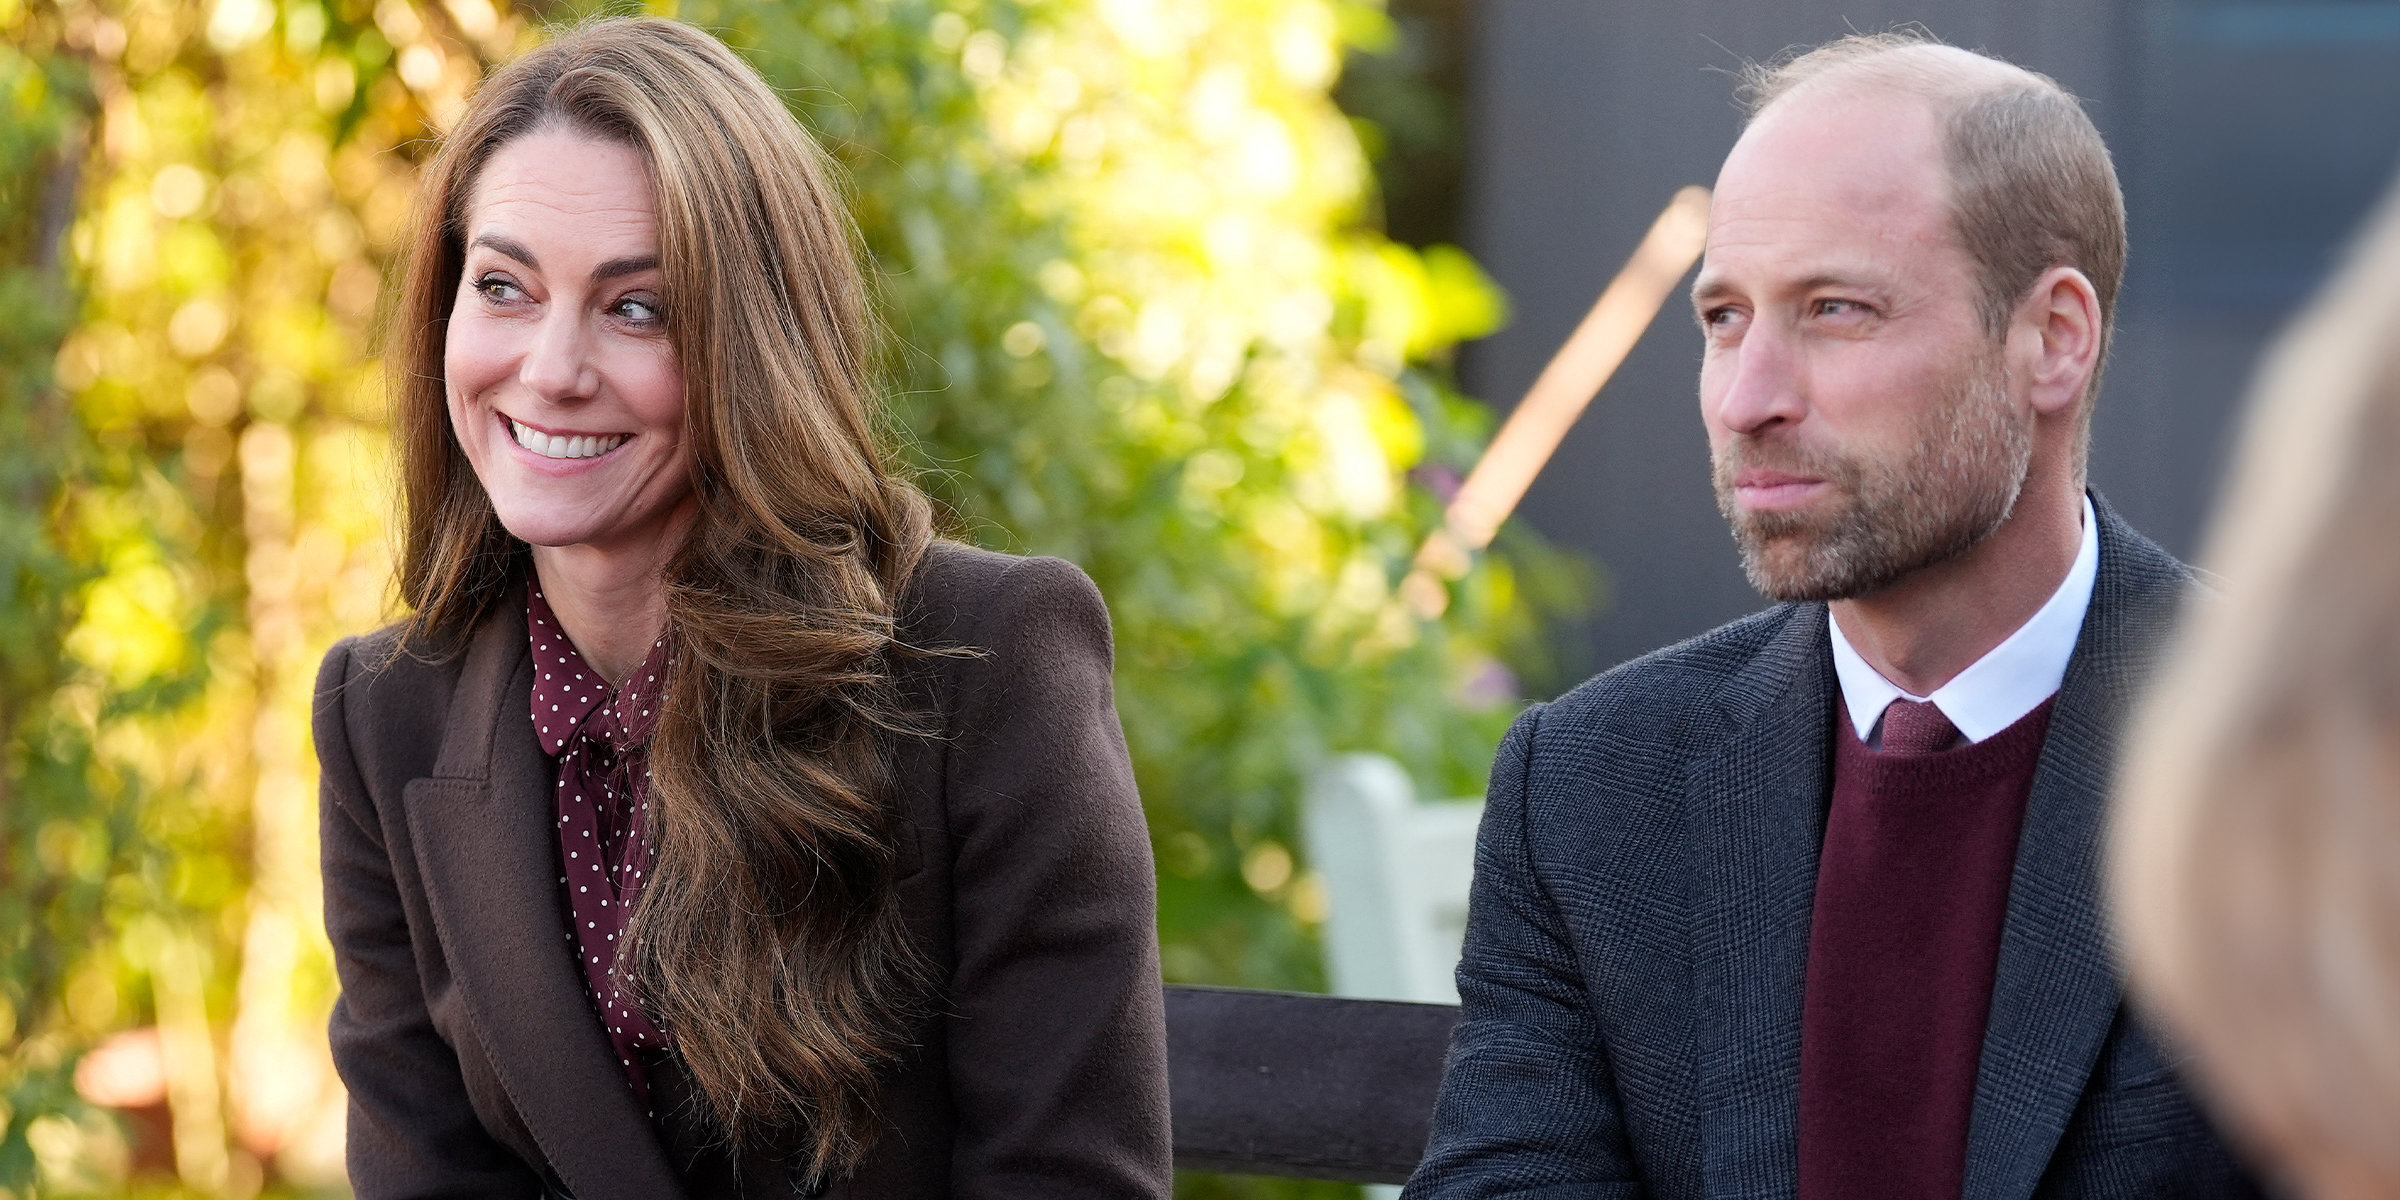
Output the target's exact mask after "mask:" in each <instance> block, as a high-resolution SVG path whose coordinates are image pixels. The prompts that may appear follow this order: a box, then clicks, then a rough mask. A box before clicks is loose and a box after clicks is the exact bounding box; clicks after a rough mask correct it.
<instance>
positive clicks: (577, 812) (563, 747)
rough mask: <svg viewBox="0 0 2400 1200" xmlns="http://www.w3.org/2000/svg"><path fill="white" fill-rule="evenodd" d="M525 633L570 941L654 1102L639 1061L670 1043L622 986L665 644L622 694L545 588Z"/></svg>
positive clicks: (623, 1053) (643, 845) (633, 1072)
mask: <svg viewBox="0 0 2400 1200" xmlns="http://www.w3.org/2000/svg"><path fill="white" fill-rule="evenodd" d="M525 626H526V634H527V636H528V638H529V639H530V640H531V642H532V645H533V658H534V668H535V672H536V674H537V676H538V678H537V679H536V680H535V682H534V685H533V696H532V706H533V724H534V729H535V731H536V733H537V734H538V735H539V736H540V738H541V743H542V751H543V753H546V754H548V755H550V756H551V757H552V758H553V759H554V760H556V763H557V767H558V781H557V786H556V787H555V789H554V792H553V794H554V798H555V799H556V801H557V808H558V844H559V853H560V854H561V856H562V857H561V858H560V860H559V862H560V863H561V865H562V866H564V867H565V868H566V874H565V875H562V876H560V877H559V881H558V882H559V891H560V893H561V895H562V896H563V898H564V900H563V902H564V904H565V906H566V911H567V912H568V913H569V914H571V917H572V919H571V920H570V921H569V922H568V925H569V931H568V933H567V938H568V940H569V941H571V942H577V943H579V944H580V946H579V950H578V953H577V955H576V957H577V958H578V959H579V960H581V963H582V966H583V976H584V985H585V990H586V991H587V992H588V993H589V994H590V996H591V999H592V1005H593V1007H594V1008H595V1009H596V1010H597V1012H598V1015H599V1017H600V1020H601V1024H602V1025H603V1026H604V1027H605V1028H606V1029H607V1031H608V1038H609V1041H610V1042H611V1043H612V1044H613V1045H614V1046H615V1048H616V1051H617V1061H618V1062H619V1063H621V1064H623V1066H624V1068H625V1076H626V1079H627V1080H628V1081H629V1082H630V1083H631V1084H632V1085H633V1090H634V1093H635V1095H636V1096H638V1097H640V1098H641V1100H642V1101H643V1103H644V1104H647V1103H648V1102H649V1094H650V1084H649V1075H648V1072H647V1071H646V1070H645V1069H644V1066H643V1060H642V1055H641V1053H640V1051H643V1050H656V1049H661V1048H664V1047H665V1046H666V1045H667V1042H668V1039H667V1036H666V1034H665V1033H664V1031H662V1030H660V1029H659V1028H658V1026H657V1024H656V1023H654V1022H653V1021H652V1020H651V1019H650V1016H649V1014H648V1013H645V1012H643V1011H642V1008H641V1006H640V1005H639V1004H637V1003H635V1002H634V998H633V996H632V994H631V992H630V991H628V990H626V989H624V988H622V987H620V985H619V982H618V978H617V972H616V940H617V934H619V933H621V932H623V931H624V926H625V919H626V917H627V916H629V915H630V914H631V913H632V910H633V907H634V901H635V899H636V898H637V897H638V896H639V895H640V893H641V886H642V873H643V871H644V870H645V869H646V868H647V867H648V865H649V847H648V839H647V838H646V836H645V825H646V821H647V819H648V816H649V811H650V809H649V787H648V780H649V776H650V772H649V761H650V750H649V742H650V731H651V729H652V728H653V727H654V726H656V725H657V718H656V717H654V716H653V715H652V714H653V713H654V712H655V711H656V710H657V707H658V679H659V676H660V675H662V674H664V673H665V672H666V666H667V643H666V640H665V639H663V638H662V639H660V640H659V642H658V643H657V644H656V645H654V646H652V647H651V648H650V654H649V656H648V657H647V658H645V659H644V660H643V661H642V664H641V666H639V667H637V668H635V669H634V673H633V675H632V676H630V677H629V678H628V680H627V682H626V683H625V685H624V686H623V687H622V688H616V689H612V688H610V687H609V686H608V685H607V684H606V682H605V681H603V680H601V678H600V673H599V672H597V671H594V670H592V668H591V665H590V664H589V663H586V662H585V661H584V659H583V656H582V655H581V654H579V653H577V652H576V649H575V646H574V643H572V642H571V641H569V640H568V639H567V636H566V633H565V631H564V630H562V629H561V628H559V624H558V618H557V615H556V614H555V613H553V612H552V611H551V609H550V604H549V601H548V600H547V599H546V598H545V597H544V596H543V595H542V592H541V589H540V588H538V587H537V588H535V589H533V593H532V595H531V596H530V597H529V598H528V599H527V601H526V606H525ZM586 851H589V853H586Z"/></svg>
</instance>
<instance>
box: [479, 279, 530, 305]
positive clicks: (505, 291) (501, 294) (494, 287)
mask: <svg viewBox="0 0 2400 1200" xmlns="http://www.w3.org/2000/svg"><path fill="white" fill-rule="evenodd" d="M475 290H476V291H477V292H478V293H480V294H481V295H482V296H483V298H484V299H486V300H497V301H501V302H503V303H505V302H507V301H510V300H517V299H522V298H523V297H524V295H525V289H523V288H521V287H518V286H517V282H516V281H515V280H513V279H510V278H509V277H508V276H506V275H486V276H484V277H483V278H481V279H478V280H476V281H475Z"/></svg>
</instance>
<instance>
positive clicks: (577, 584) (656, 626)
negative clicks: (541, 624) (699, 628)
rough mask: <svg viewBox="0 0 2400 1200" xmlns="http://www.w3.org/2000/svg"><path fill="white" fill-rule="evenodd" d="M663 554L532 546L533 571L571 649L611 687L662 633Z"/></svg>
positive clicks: (664, 600) (664, 611)
mask: <svg viewBox="0 0 2400 1200" xmlns="http://www.w3.org/2000/svg"><path fill="white" fill-rule="evenodd" d="M665 566H666V556H665V554H663V553H657V554H625V553H610V552H606V551H601V550H596V549H593V548H592V547H589V546H535V547H534V548H533V570H534V576H535V578H536V579H537V580H538V583H537V586H539V587H540V588H541V589H542V598H543V599H545V600H547V601H549V602H550V611H551V612H553V613H555V614H557V616H558V624H559V627H560V628H562V629H564V630H566V632H567V640H568V641H570V642H573V643H574V644H575V652H576V653H578V654H581V655H582V656H583V661H585V662H587V663H590V664H591V665H592V669H594V670H596V671H598V672H600V676H601V678H603V679H606V680H608V682H609V684H610V686H612V687H613V686H615V685H617V684H619V683H623V682H624V681H625V677H626V676H628V675H631V674H633V669H634V668H635V667H638V666H640V665H641V663H642V660H643V659H644V658H646V657H648V656H649V654H650V647H651V646H652V645H653V644H655V643H656V642H657V641H658V639H659V638H660V637H661V636H662V635H663V634H664V633H665V632H666V628H667V588H666V583H665V580H664V575H663V569H664V568H665Z"/></svg>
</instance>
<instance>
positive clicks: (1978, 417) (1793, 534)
mask: <svg viewBox="0 0 2400 1200" xmlns="http://www.w3.org/2000/svg"><path fill="white" fill-rule="evenodd" d="M1942 391H1943V395H1942V396H1941V397H1940V399H1939V400H1938V401H1937V402H1936V403H1935V404H1933V405H1931V406H1929V407H1928V409H1927V417H1926V420H1924V421H1923V422H1922V423H1921V424H1920V425H1919V427H1918V429H1917V438H1916V440H1915V441H1914V442H1913V443H1912V444H1911V445H1910V446H1908V447H1907V448H1906V449H1905V451H1904V452H1903V453H1902V454H1900V455H1899V456H1897V457H1896V458H1895V459H1890V460H1880V459H1871V458H1869V459H1861V458H1853V457H1849V456H1845V455H1842V454H1839V453H1835V452H1830V451H1821V450H1811V449H1809V448H1806V447H1801V446H1796V445H1792V444H1790V443H1788V442H1785V441H1782V440H1779V439H1777V438H1775V437H1773V436H1771V435H1770V436H1767V437H1759V436H1754V435H1749V434H1737V435H1735V436H1734V437H1733V438H1732V439H1730V440H1728V441H1726V442H1725V443H1724V444H1723V445H1722V446H1720V447H1719V448H1718V450H1717V452H1716V453H1715V455H1714V456H1713V458H1714V466H1715V476H1716V490H1717V511H1719V512H1721V513H1723V514H1724V516H1725V520H1726V522H1727V523H1728V524H1730V525H1731V526H1732V527H1733V536H1734V541H1735V542H1736V543H1737V544H1738V545H1739V546H1740V547H1741V551H1742V570H1743V572H1744V573H1745V574H1747V575H1748V576H1749V577H1750V586H1752V587H1754V588H1756V589H1758V590H1759V592H1760V593H1761V594H1763V595H1765V596H1767V597H1768V598H1769V599H1774V600H1846V599H1850V598H1853V597H1857V596H1864V595H1869V594H1871V593H1874V592H1877V591H1881V590H1882V589H1884V588H1886V587H1889V586H1891V585H1892V584H1894V583H1896V582H1898V581H1899V580H1900V579H1901V578H1903V577H1904V576H1907V575H1909V574H1911V573H1913V572H1915V571H1919V570H1922V569H1924V568H1926V567H1930V566H1933V565H1935V564H1937V563H1942V562H1947V561H1949V560H1950V559H1952V558H1955V557H1957V556H1958V555H1960V554H1963V553H1965V552H1966V551H1967V550H1969V549H1970V548H1972V547H1973V546H1975V545H1976V544H1977V543H1979V542H1981V541H1982V540H1983V539H1985V538H1987V537H1989V536H1991V534H1992V532H1993V531H1994V530H1997V529H1998V528H2000V526H2001V524H2002V523H2004V522H2006V521H2007V520H2008V516H2009V513H2010V512H2012V511H2013V510H2014V509H2015V507H2016V503H2017V496H2018V494H2019V493H2020V492H2021V491H2023V489H2024V486H2025V477H2026V472H2027V470H2028V469H2029V468H2030V466H2031V464H2032V461H2033V429H2032V426H2031V424H2030V423H2029V422H2026V421H2023V420H2020V419H2018V418H2017V417H2016V414H2015V413H2013V412H2012V411H2011V408H2012V406H2011V405H2010V403H2009V399H2008V395H2007V392H2006V390H2005V386H2004V383H2003V380H2002V374H2001V367H2000V364H1999V361H1998V355H1997V354H1982V355H1978V356H1976V358H1975V359H1974V360H1972V361H1970V362H1967V363H1965V364H1962V368H1961V370H1960V371H1959V372H1958V374H1957V375H1956V376H1954V377H1953V378H1952V379H1950V380H1949V381H1948V382H1947V383H1946V384H1945V385H1944V387H1943V389H1942ZM1748 467H1762V468H1767V469H1770V470H1776V471H1785V472H1789V473H1792V474H1795V475H1806V476H1814V477H1817V478H1821V479H1823V480H1825V481H1826V482H1827V483H1830V484H1832V485H1833V489H1834V493H1835V495H1834V498H1833V499H1834V506H1833V507H1831V508H1829V509H1828V508H1822V507H1821V508H1818V509H1815V510H1813V511H1801V512H1776V513H1746V512H1743V511H1742V510H1740V509H1739V508H1737V507H1736V506H1735V504H1734V494H1733V479H1734V476H1735V474H1736V473H1737V472H1739V471H1741V470H1742V469H1744V468H1748Z"/></svg>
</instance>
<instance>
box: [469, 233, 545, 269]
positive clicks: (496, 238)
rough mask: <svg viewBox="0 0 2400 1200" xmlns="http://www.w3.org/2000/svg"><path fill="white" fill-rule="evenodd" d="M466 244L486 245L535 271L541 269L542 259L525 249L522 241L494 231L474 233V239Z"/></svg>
mask: <svg viewBox="0 0 2400 1200" xmlns="http://www.w3.org/2000/svg"><path fill="white" fill-rule="evenodd" d="M467 245H469V246H488V247H490V248H492V249H494V250H497V251H499V252H500V253H502V254H505V255H507V256H508V257H510V258H513V259H515V260H517V261H518V262H521V263H524V264H525V265H526V266H529V267H532V268H533V269H534V270H536V271H539V270H541V269H542V260H540V259H538V258H535V257H534V256H533V251H531V250H528V249H526V248H525V246H524V244H523V243H521V242H516V241H512V240H510V239H508V238H504V237H502V236H500V235H499V234H496V233H479V234H476V235H475V240H474V241H471V242H468V243H467Z"/></svg>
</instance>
